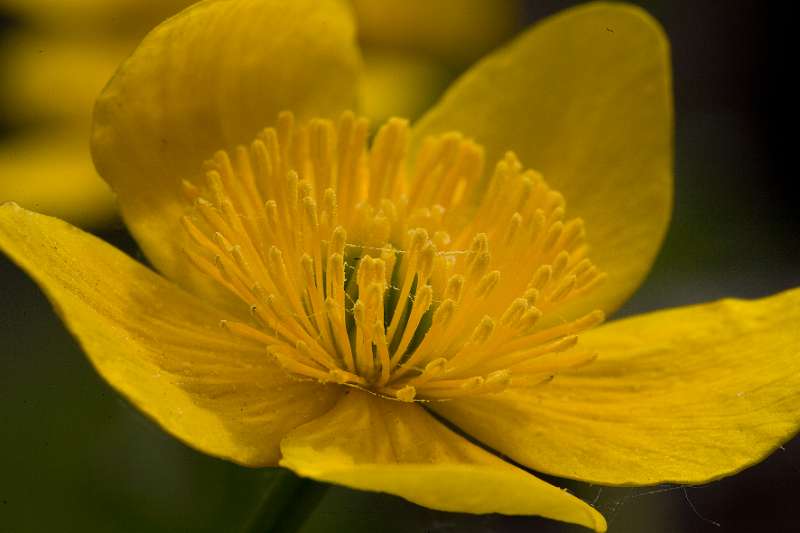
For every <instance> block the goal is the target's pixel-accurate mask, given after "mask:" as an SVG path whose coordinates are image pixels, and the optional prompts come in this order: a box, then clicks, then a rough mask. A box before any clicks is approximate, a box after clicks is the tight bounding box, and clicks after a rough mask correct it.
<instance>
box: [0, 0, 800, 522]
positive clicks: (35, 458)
mask: <svg viewBox="0 0 800 533" xmlns="http://www.w3.org/2000/svg"><path fill="white" fill-rule="evenodd" d="M575 3H577V2H558V1H555V0H552V1H544V2H530V3H529V6H528V8H527V13H526V17H527V19H528V21H532V20H536V19H538V18H540V17H541V16H543V15H546V14H550V13H554V12H556V11H558V10H560V9H563V8H564V7H567V6H569V5H573V4H575ZM638 3H639V4H641V5H643V6H644V7H646V8H647V9H648V10H649V11H650V12H651V13H652V14H653V15H654V16H655V17H656V18H657V19H659V20H660V21H661V22H662V24H663V25H664V26H665V27H666V30H667V33H668V34H669V37H670V39H671V41H672V46H673V64H674V79H675V105H676V175H675V181H676V197H675V211H674V218H673V223H672V226H671V228H670V231H669V234H668V236H667V239H666V242H665V245H664V249H663V251H662V253H661V255H660V256H659V258H658V260H657V262H656V265H655V268H654V269H653V272H652V274H651V275H650V277H649V278H648V280H647V281H646V283H645V284H644V286H643V287H642V289H641V290H640V291H639V292H638V293H637V295H636V296H635V297H634V298H633V299H632V300H631V301H630V303H629V304H628V305H627V306H626V307H625V308H624V309H623V311H622V312H621V315H626V314H632V313H637V312H641V311H646V310H651V309H658V308H662V307H668V306H673V305H681V304H687V303H694V302H701V301H707V300H712V299H717V298H720V297H724V296H738V297H758V296H764V295H767V294H771V293H774V292H777V291H781V290H783V289H787V288H789V287H793V286H797V285H800V269H798V267H799V266H800V246H798V238H797V236H798V229H799V226H800V216H798V208H797V205H798V201H797V200H798V198H797V196H796V193H795V192H794V187H792V185H793V183H792V182H793V181H794V180H795V168H794V166H793V165H791V164H790V158H792V159H793V158H794V157H795V153H796V150H797V149H796V147H795V146H790V142H792V141H793V140H794V139H795V138H796V134H795V133H787V132H793V128H790V127H789V124H788V121H789V120H790V116H789V112H790V111H794V110H793V106H792V104H791V103H790V102H791V101H792V100H790V96H794V94H790V91H792V92H794V91H793V87H792V86H790V85H789V83H787V82H786V81H785V80H786V79H787V77H788V76H789V75H790V73H791V72H792V70H793V69H794V68H795V67H796V61H795V59H796V58H795V56H794V55H793V50H792V49H791V48H790V44H789V42H790V37H793V35H792V33H790V31H791V30H790V28H789V21H790V20H792V18H791V17H789V14H788V13H786V12H782V11H781V10H780V9H776V5H777V4H776V3H768V2H755V1H726V2H723V1H705V2H689V1H685V2H667V1H664V2H638ZM13 23H14V21H13V20H12V19H8V18H7V19H4V20H3V25H4V26H7V25H8V24H13ZM10 126H11V125H9V124H5V125H4V126H3V127H4V128H5V130H6V131H8V129H9V127H10ZM1 172H2V169H0V173H1ZM0 179H8V177H7V176H2V175H1V174H0ZM100 234H101V236H102V237H103V238H105V239H107V240H109V241H111V242H112V243H114V244H116V245H118V246H120V247H122V248H123V249H125V250H126V251H128V252H129V253H131V254H132V255H134V256H135V257H141V256H140V254H139V253H138V252H137V250H136V247H135V244H134V243H133V242H132V241H131V239H130V238H129V236H128V235H127V233H126V232H125V230H124V228H122V227H121V226H119V225H117V226H116V227H114V228H112V229H110V230H105V231H102V232H100ZM0 284H2V290H0V342H2V344H0V346H2V349H0V532H5V531H9V532H17V531H21V532H28V531H30V532H44V531H50V530H59V531H70V532H71V531H104V532H105V531H108V532H140V531H142V532H143V531H147V532H151V531H153V532H162V531H163V532H166V531H239V530H241V528H242V527H243V525H244V524H246V523H247V522H248V521H249V520H251V519H252V513H253V509H255V508H256V507H257V506H258V503H259V501H260V500H261V499H263V498H264V497H265V496H266V495H269V491H270V490H272V489H271V486H270V482H271V481H272V480H273V478H274V476H275V473H274V472H273V471H270V470H248V469H243V468H240V467H236V466H233V465H231V464H228V463H225V462H223V461H219V460H216V459H213V458H210V457H207V456H204V455H201V454H199V453H196V452H194V451H192V450H190V449H188V448H187V447H185V446H184V445H182V444H180V443H179V442H178V441H176V440H174V439H172V438H171V437H169V436H167V435H166V434H165V433H163V432H162V431H161V430H159V429H158V428H157V427H155V426H154V425H153V424H152V423H151V422H150V421H149V420H147V419H146V418H144V417H143V416H142V415H140V414H139V413H138V412H137V411H135V410H134V409H133V408H131V407H130V406H129V405H128V404H127V403H126V402H125V401H124V400H122V399H121V398H120V397H119V396H118V395H117V393H115V392H114V391H113V390H112V389H111V388H110V387H108V386H107V385H106V384H105V383H104V382H103V381H102V380H101V379H100V378H99V377H98V376H97V375H96V374H95V372H94V371H93V370H92V369H91V367H90V365H89V363H88V361H87V360H86V358H85V357H84V356H83V355H82V354H81V351H80V350H79V349H78V347H77V346H76V344H75V342H74V341H73V340H72V339H71V337H70V336H69V335H68V334H67V333H66V331H65V330H64V328H63V327H62V326H61V324H60V322H59V321H58V319H57V318H56V317H55V315H54V314H53V313H52V311H51V308H50V305H49V304H48V303H47V302H46V300H45V299H44V297H43V296H42V295H41V293H40V291H39V290H38V289H37V288H36V286H35V285H34V284H33V283H32V282H31V281H30V280H29V279H28V278H27V277H26V276H25V275H24V274H23V273H22V272H21V271H20V270H19V269H17V268H16V267H15V266H14V265H12V264H11V263H9V262H8V261H7V260H5V259H4V258H0ZM798 327H800V325H798ZM568 445H569V443H565V446H568ZM551 481H553V482H554V483H555V484H557V485H559V486H567V487H569V488H570V490H572V491H573V492H575V493H576V494H578V495H579V496H581V497H583V498H584V499H587V500H588V501H591V502H596V505H597V507H598V509H599V510H600V511H601V512H602V513H603V514H604V515H605V516H606V517H607V519H608V521H609V524H610V526H611V531H618V532H645V531H646V532H656V533H657V532H665V533H666V532H675V531H680V532H705V531H712V532H716V531H723V532H726V533H727V532H738V531H742V532H744V531H752V530H755V529H758V530H764V531H770V532H774V533H778V532H790V531H800V518H798V516H797V513H796V506H797V502H798V497H800V489H798V487H800V440H799V439H797V438H796V439H794V440H793V441H792V442H789V443H787V444H786V446H785V447H784V448H782V449H781V450H779V451H777V452H776V453H775V454H773V455H772V456H771V457H770V458H768V459H767V460H766V461H764V462H763V463H761V464H759V465H757V466H755V467H753V468H750V469H748V470H746V471H745V472H742V473H740V474H738V475H736V476H734V477H731V478H728V479H724V480H721V481H718V482H714V483H711V484H709V485H705V486H702V487H688V488H681V487H653V488H600V487H595V486H590V485H586V484H580V483H575V482H568V481H564V480H559V479H551ZM284 486H288V487H289V488H288V489H286V490H288V492H286V497H285V498H283V499H282V500H281V498H277V499H276V500H275V501H279V502H281V501H282V502H283V503H284V504H285V507H284V508H283V516H284V517H286V518H285V519H284V521H283V522H282V524H281V525H279V526H276V529H277V530H283V531H297V530H299V531H303V532H306V533H308V532H318V531H375V530H381V531H383V532H384V533H391V532H401V531H435V532H456V531H458V532H461V531H467V532H484V531H486V532H503V531H548V532H549V531H552V532H568V531H576V532H577V531H584V530H583V529H581V528H576V527H571V526H568V525H565V524H560V523H556V522H551V521H546V520H540V519H536V518H527V517H499V516H485V517H480V516H478V517H476V516H468V515H454V514H449V513H440V512H435V511H430V510H427V509H423V508H420V507H417V506H414V505H412V504H409V503H406V502H405V501H403V500H401V499H399V498H394V497H389V496H384V495H378V494H369V493H360V492H356V491H350V490H347V489H343V488H330V489H327V490H325V487H324V486H322V485H318V484H315V483H311V482H302V481H297V480H295V481H294V482H289V483H288V484H287V483H284ZM309 509H314V510H315V511H314V512H313V514H311V515H310V518H307V519H306V518H305V517H306V516H308V512H309Z"/></svg>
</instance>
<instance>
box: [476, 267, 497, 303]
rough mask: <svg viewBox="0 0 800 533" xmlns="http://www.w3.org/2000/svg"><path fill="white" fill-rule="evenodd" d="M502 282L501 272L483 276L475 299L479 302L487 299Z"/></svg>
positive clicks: (495, 271) (493, 271) (492, 272)
mask: <svg viewBox="0 0 800 533" xmlns="http://www.w3.org/2000/svg"><path fill="white" fill-rule="evenodd" d="M499 282H500V271H499V270H492V271H491V272H489V273H488V274H486V275H485V276H483V277H482V278H481V279H480V281H479V282H478V285H477V287H476V288H475V297H476V298H478V299H479V300H481V299H484V298H487V297H488V296H489V295H490V294H491V293H492V291H493V290H494V288H495V287H496V286H497V284H498V283H499Z"/></svg>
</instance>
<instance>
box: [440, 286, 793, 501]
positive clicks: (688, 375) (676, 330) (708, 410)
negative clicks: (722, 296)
mask: <svg viewBox="0 0 800 533" xmlns="http://www.w3.org/2000/svg"><path fill="white" fill-rule="evenodd" d="M798 324H800V289H794V290H791V291H787V292H784V293H781V294H778V295H776V296H771V297H769V298H765V299H762V300H755V301H742V300H722V301H720V302H716V303H712V304H706V305H698V306H692V307H684V308H678V309H674V310H669V311H662V312H657V313H651V314H647V315H641V316H638V317H634V318H629V319H626V320H622V321H619V322H614V323H611V324H608V325H606V326H602V327H600V328H598V329H596V330H593V331H591V332H588V333H585V334H583V335H582V343H583V345H584V346H585V347H586V348H588V349H590V350H597V352H598V353H599V354H600V356H599V359H598V360H597V361H596V362H595V363H593V364H591V365H589V366H587V367H585V368H584V369H583V370H581V371H576V372H574V373H572V374H565V375H559V376H556V378H555V380H554V381H553V382H552V383H550V384H548V385H546V386H542V387H540V388H537V389H533V390H531V391H528V392H507V393H503V394H500V395H496V396H493V397H487V398H479V399H474V400H472V399H470V400H463V401H457V402H449V403H441V404H437V405H436V411H437V412H439V413H440V414H442V415H443V416H446V417H447V418H448V419H450V420H452V421H453V422H455V423H456V424H457V425H459V426H460V427H461V428H463V429H464V430H465V431H467V432H468V433H470V434H471V435H474V436H475V437H476V438H478V439H480V440H481V441H483V442H485V443H486V444H488V445H489V446H492V447H493V448H495V449H497V450H498V451H500V452H502V453H505V454H507V455H508V456H509V457H511V458H513V459H514V460H516V461H519V462H521V463H523V464H525V465H527V466H529V467H531V468H533V469H535V470H539V471H542V472H548V473H551V474H555V475H558V476H562V477H569V478H574V479H580V480H583V481H590V482H594V483H602V484H614V485H618V484H632V485H650V484H655V483H662V482H678V483H702V482H705V481H709V480H712V479H715V478H719V477H722V476H725V475H729V474H732V473H734V472H736V471H738V470H741V469H743V468H745V467H747V466H750V465H752V464H755V463H757V462H759V461H761V460H762V459H763V458H764V457H766V456H767V455H768V454H769V453H771V452H772V451H773V450H774V449H775V448H777V447H778V446H780V445H781V444H782V443H784V442H786V441H787V440H788V439H790V438H791V437H792V435H794V434H795V433H796V432H797V429H798V425H800V329H798Z"/></svg>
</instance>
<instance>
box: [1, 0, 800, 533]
mask: <svg viewBox="0 0 800 533" xmlns="http://www.w3.org/2000/svg"><path fill="white" fill-rule="evenodd" d="M353 34H354V27H353V22H352V20H351V17H350V14H349V11H348V10H347V9H346V8H345V7H343V4H342V3H340V2H337V1H330V2H323V1H313V2H312V1H310V0H308V1H305V0H293V1H292V2H284V1H279V0H210V1H206V2H201V3H200V4H197V5H196V6H193V7H191V8H190V9H188V10H186V11H184V12H182V13H181V14H180V15H178V16H176V17H174V18H172V19H170V20H168V21H167V22H165V23H163V24H162V25H161V26H159V27H158V28H156V29H155V30H154V31H153V32H151V33H150V35H149V36H148V37H147V38H146V39H145V40H144V41H143V42H142V44H141V45H140V46H139V48H138V49H137V51H136V52H135V53H134V54H133V55H132V56H131V57H130V58H129V59H128V60H127V61H126V62H125V63H124V64H123V65H122V66H121V67H120V69H119V70H118V72H117V74H116V75H115V76H114V78H113V79H112V80H111V82H110V83H109V84H108V85H107V86H106V88H105V90H104V92H103V94H102V95H101V97H100V98H99V100H98V102H97V105H96V109H95V119H94V120H95V123H94V133H93V144H92V148H93V155H94V159H95V162H96V164H97V168H98V170H99V172H100V174H101V175H102V176H104V177H105V179H106V180H108V182H109V184H110V185H111V186H112V188H113V189H114V190H115V191H116V193H117V194H118V198H119V202H120V207H121V210H122V214H123V216H124V218H125V220H126V222H127V224H128V226H129V228H130V229H131V231H132V233H133V235H134V236H135V237H136V239H137V240H138V242H139V244H140V245H141V247H142V249H143V251H144V252H145V254H146V255H147V257H148V259H149V260H150V261H151V262H152V264H153V266H154V267H155V268H156V269H157V270H158V271H159V272H160V274H156V273H154V272H153V271H151V270H149V269H148V268H146V267H145V266H143V265H141V264H139V263H137V262H135V261H133V260H132V259H130V258H129V257H127V256H125V255H124V254H122V253H120V252H118V251H116V250H114V249H113V248H111V247H110V246H108V245H107V244H104V243H103V242H101V241H99V240H98V239H96V238H94V237H91V236H89V235H87V234H85V233H82V232H81V231H80V230H78V229H75V228H73V227H71V226H69V225H67V224H66V223H63V222H60V221H58V220H56V219H52V218H48V217H44V216H41V215H37V214H34V213H31V212H28V211H25V210H23V209H21V208H19V207H16V206H14V205H6V206H4V207H3V208H2V209H1V210H0V245H2V247H3V249H4V250H5V251H6V253H8V254H9V255H10V256H11V257H12V258H13V259H14V260H15V261H17V262H18V263H19V264H20V265H21V266H22V267H23V268H25V269H26V270H27V271H28V272H29V273H30V274H31V275H32V276H33V277H34V278H35V279H36V280H37V281H38V283H39V284H40V285H41V287H42V288H43V289H44V291H45V292H46V294H47V295H48V297H49V298H50V299H51V300H52V302H53V303H54V306H55V308H56V310H57V311H58V313H59V314H60V315H61V316H62V318H63V319H64V321H65V322H66V324H67V326H68V327H69V328H70V330H71V331H72V332H73V334H74V335H75V336H76V337H77V338H78V340H79V341H80V342H81V344H82V346H83V348H84V349H85V350H86V352H87V354H88V355H89V357H90V358H91V360H92V362H93V363H94V365H95V367H96V368H97V369H98V371H99V372H100V373H101V374H102V375H103V376H104V377H105V378H106V379H107V380H108V382H109V383H111V384H112V385H113V386H114V387H116V388H117V389H118V390H119V391H120V392H122V393H123V394H124V395H125V396H126V397H127V398H129V399H130V400H131V402H133V403H134V404H135V405H136V406H138V407H139V408H140V409H142V410H143V411H144V412H145V413H147V414H148V415H150V416H151V417H152V418H153V419H154V420H155V421H156V422H158V423H159V424H160V425H161V426H162V427H163V428H164V429H165V430H167V431H169V432H170V433H172V434H173V435H175V436H176V437H178V438H180V439H181V440H183V441H184V442H186V443H187V444H189V445H191V446H193V447H195V448H197V449H199V450H201V451H204V452H206V453H209V454H212V455H215V456H218V457H223V458H226V459H229V460H231V461H234V462H236V463H239V464H243V465H249V466H275V465H281V466H284V467H287V468H289V469H291V470H293V471H295V472H297V473H298V474H300V475H302V476H307V477H311V478H314V479H317V480H321V481H327V482H332V483H339V484H342V485H346V486H349V487H354V488H357V489H363V490H375V491H383V492H388V493H391V494H396V495H399V496H402V497H404V498H406V499H408V500H410V501H412V502H416V503H418V504H421V505H425V506H428V507H432V508H435V509H441V510H447V511H463V512H472V513H488V512H498V513H506V514H536V515H541V516H545V517H549V518H554V519H558V520H563V521H567V522H573V523H577V524H582V525H584V526H587V527H589V528H594V529H595V530H598V531H602V530H604V529H605V527H606V525H605V521H604V520H603V517H602V516H601V515H600V514H599V513H597V512H596V511H595V510H594V509H593V508H592V507H591V506H590V505H588V504H586V503H584V502H582V501H580V500H579V499H577V498H575V497H573V496H571V495H570V494H568V493H566V492H564V491H562V490H560V489H558V488H556V487H553V486H551V485H549V484H547V483H545V482H544V481H541V480H540V479H538V478H537V477H535V476H534V475H533V474H531V473H530V472H529V471H527V470H524V469H523V468H522V467H517V466H514V465H512V464H511V463H510V462H507V461H506V460H504V459H503V458H502V457H501V456H500V455H499V454H503V456H505V457H508V458H510V459H511V460H513V461H515V462H516V463H517V464H519V465H522V466H523V467H528V468H530V469H532V470H538V471H542V472H547V473H550V474H555V475H558V476H562V477H568V478H573V479H579V480H585V481H589V482H593V483H600V484H610V485H620V484H627V485H630V484H652V483H661V482H677V483H702V482H704V481H708V480H711V479H715V478H718V477H721V476H724V475H727V474H730V473H733V472H736V471H738V470H740V469H742V468H744V467H746V466H748V465H750V464H752V463H754V462H757V461H759V460H761V459H762V458H763V457H765V456H766V455H767V454H768V453H770V451H772V450H773V449H775V448H776V447H777V446H779V445H780V444H781V443H782V442H784V441H785V440H787V439H788V438H790V437H791V436H792V435H793V434H794V433H795V432H796V431H797V429H798V424H800V354H799V353H798V352H799V351H800V340H798V337H799V336H800V335H799V334H798V327H797V324H798V321H799V320H800V311H798V303H800V291H798V290H793V291H788V292H785V293H782V294H779V295H776V296H772V297H769V298H766V299H763V300H758V301H751V302H745V301H738V300H726V301H722V302H717V303H712V304H708V305H699V306H692V307H687V308H680V309H675V310H669V311H664V312H658V313H653V314H648V315H644V316H640V317H635V318H631V319H627V320H623V321H619V322H612V323H610V324H607V325H602V326H600V325H599V324H600V322H602V321H603V318H604V315H605V314H606V313H609V312H611V311H613V310H614V309H616V308H617V307H618V306H619V305H620V304H621V302H622V301H623V300H624V299H625V298H626V297H628V295H629V294H630V293H631V292H632V291H633V290H634V289H635V288H636V286H637V285H638V284H639V283H640V281H641V279H642V278H643V276H644V275H645V274H646V272H647V270H648V268H649V266H650V264H651V262H652V260H653V257H654V255H655V254H656V252H657V250H658V247H659V245H660V242H661V239H662V236H663V234H664V231H665V228H666V225H667V222H668V218H669V211H670V204H671V187H672V182H671V121H672V115H671V113H672V108H671V87H670V79H669V57H668V49H667V43H666V40H665V37H664V35H663V34H662V32H661V30H660V28H659V27H658V25H657V24H656V23H655V22H654V21H653V20H652V19H651V18H650V17H649V16H647V15H646V14H645V13H643V12H642V11H641V10H639V9H637V8H634V7H630V6H624V5H617V4H611V5H606V4H591V5H588V6H584V7H579V8H576V9H572V10H569V11H566V12H564V13H562V14H560V15H557V16H555V17H553V18H550V19H548V20H546V21H544V22H542V23H540V24H539V25H537V26H535V27H534V28H532V29H530V30H529V31H527V32H526V33H524V34H523V35H522V36H521V37H520V38H518V39H517V40H516V41H514V42H513V43H511V44H510V45H509V46H507V47H505V48H503V49H501V50H499V51H498V52H496V53H494V54H493V55H490V56H489V57H487V58H486V59H485V60H483V61H482V62H480V63H478V64H477V65H476V66H474V67H473V68H472V69H471V70H470V71H469V72H467V73H466V74H465V75H464V76H463V77H462V78H461V79H460V80H458V81H457V82H456V83H455V84H454V85H453V86H452V87H451V89H450V90H449V91H448V92H447V94H445V96H444V97H443V98H442V100H441V101H440V102H439V103H438V104H437V105H436V106H435V107H434V108H432V109H431V110H430V111H429V112H428V113H427V114H426V115H425V116H424V117H423V118H422V119H421V120H420V121H419V122H418V123H417V124H415V125H413V127H412V126H410V125H409V123H408V122H406V121H405V120H402V119H391V120H389V121H388V122H386V123H385V124H384V125H382V126H380V127H378V128H376V130H375V134H374V137H373V138H372V139H371V140H370V137H371V131H372V130H370V128H369V125H368V123H367V121H366V120H365V119H363V118H360V117H359V116H358V115H357V114H355V113H353V112H350V111H347V109H354V108H355V109H357V104H358V102H357V98H356V96H357V86H358V76H359V71H360V61H359V55H358V50H357V48H356V46H355V44H354V39H353ZM598 326H599V327H598ZM442 420H445V421H448V422H449V423H448V425H445V424H444V423H443V422H442ZM464 434H467V435H470V436H471V437H472V439H474V441H479V442H481V443H483V444H484V445H486V448H484V447H481V446H478V445H477V444H474V443H473V441H471V440H468V439H467V438H466V437H465V436H463V435H464ZM490 449H491V450H496V451H497V452H498V453H499V454H498V455H495V454H494V453H492V452H490V451H488V450H490Z"/></svg>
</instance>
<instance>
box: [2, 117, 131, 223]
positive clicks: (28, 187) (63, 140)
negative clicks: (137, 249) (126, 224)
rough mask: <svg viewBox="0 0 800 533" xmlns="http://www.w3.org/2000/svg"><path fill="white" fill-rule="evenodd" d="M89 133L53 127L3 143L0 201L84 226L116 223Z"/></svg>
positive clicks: (111, 203) (114, 213)
mask: <svg viewBox="0 0 800 533" xmlns="http://www.w3.org/2000/svg"><path fill="white" fill-rule="evenodd" d="M87 130H88V128H87V129H84V130H81V129H80V128H77V129H72V128H68V129H65V130H59V131H54V130H52V129H49V130H45V131H43V132H40V133H37V134H32V135H25V136H23V137H15V138H11V139H9V140H8V141H6V142H4V143H2V144H0V169H2V177H1V178H0V202H6V201H14V202H17V203H18V204H20V205H22V206H24V207H27V208H29V209H33V210H36V211H39V212H42V213H46V214H48V215H54V216H57V217H59V218H64V219H67V220H69V221H70V222H72V223H73V224H77V225H79V226H84V227H100V226H104V225H107V224H109V223H110V222H111V221H112V220H114V217H115V215H116V206H115V204H114V197H113V195H112V194H111V190H110V189H109V188H108V185H107V184H106V183H105V182H104V181H103V180H101V179H100V177H99V176H98V175H97V173H96V172H95V170H94V167H93V166H92V159H91V157H90V156H89V143H88V140H87V139H88V136H89V133H88V131H87Z"/></svg>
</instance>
